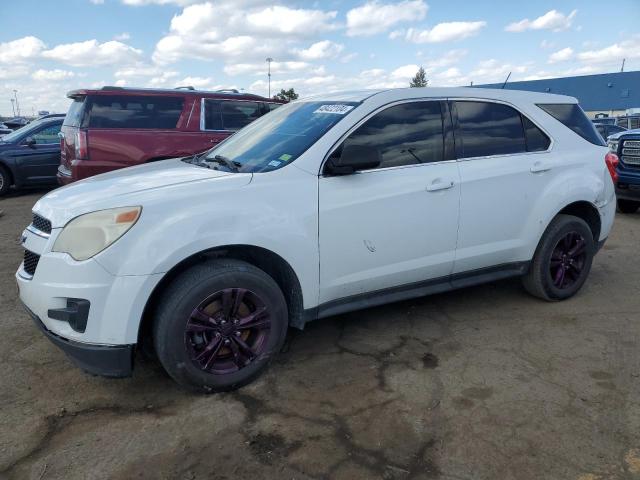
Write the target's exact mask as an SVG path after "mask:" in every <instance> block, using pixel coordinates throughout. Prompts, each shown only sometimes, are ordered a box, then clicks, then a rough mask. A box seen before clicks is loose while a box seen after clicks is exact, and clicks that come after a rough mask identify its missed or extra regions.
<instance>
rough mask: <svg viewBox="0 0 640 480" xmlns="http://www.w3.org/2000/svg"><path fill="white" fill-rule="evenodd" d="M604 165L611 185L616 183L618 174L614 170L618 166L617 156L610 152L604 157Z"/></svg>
mask: <svg viewBox="0 0 640 480" xmlns="http://www.w3.org/2000/svg"><path fill="white" fill-rule="evenodd" d="M604 163H606V165H607V169H608V170H609V174H610V175H611V180H613V183H618V172H617V171H616V168H618V164H619V163H620V160H619V159H618V155H616V154H615V153H611V152H609V153H607V154H606V155H605V156H604Z"/></svg>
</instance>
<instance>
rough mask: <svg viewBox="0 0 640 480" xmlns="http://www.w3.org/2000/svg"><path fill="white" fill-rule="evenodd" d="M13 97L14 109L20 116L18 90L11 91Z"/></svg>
mask: <svg viewBox="0 0 640 480" xmlns="http://www.w3.org/2000/svg"><path fill="white" fill-rule="evenodd" d="M13 97H14V98H15V99H16V111H17V112H18V116H20V104H19V103H18V90H14V91H13Z"/></svg>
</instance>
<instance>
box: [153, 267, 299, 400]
mask: <svg viewBox="0 0 640 480" xmlns="http://www.w3.org/2000/svg"><path fill="white" fill-rule="evenodd" d="M287 326H288V318H287V305H286V302H285V299H284V296H283V294H282V292H281V291H280V288H279V287H278V285H277V284H276V283H275V281H274V280H273V279H272V278H271V277H270V276H269V275H267V274H266V273H265V272H263V271H262V270H260V269H258V268H256V267H254V266H252V265H250V264H248V263H245V262H241V261H237V260H224V259H220V260H214V261H210V262H206V263H203V264H201V265H197V266H195V267H192V268H191V269H189V270H187V271H186V272H184V273H183V274H182V275H180V276H179V277H178V278H176V280H174V282H173V283H172V284H171V286H170V287H169V288H168V290H167V292H166V293H165V295H163V300H162V301H161V302H160V305H159V306H158V309H157V314H156V321H155V324H154V331H153V339H154V346H155V349H156V352H157V355H158V358H159V360H160V362H161V363H162V365H163V366H164V368H165V369H166V370H167V372H168V373H169V375H171V377H173V378H174V379H175V380H176V381H177V382H178V383H180V384H181V385H183V386H186V387H189V388H191V389H195V390H200V391H205V392H219V391H226V390H233V389H235V388H238V387H241V386H242V385H245V384H247V383H249V382H251V381H252V380H253V379H255V378H256V377H257V376H258V375H260V374H261V373H262V371H263V370H264V369H265V368H266V367H267V366H268V364H269V362H270V361H271V359H272V358H273V356H274V355H275V354H276V353H277V352H278V351H279V350H280V349H281V348H282V345H283V343H284V340H285V336H286V333H287Z"/></svg>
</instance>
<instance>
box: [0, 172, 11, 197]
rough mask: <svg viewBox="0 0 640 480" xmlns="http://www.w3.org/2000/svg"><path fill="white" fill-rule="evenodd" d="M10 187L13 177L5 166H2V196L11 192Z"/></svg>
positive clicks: (0, 179)
mask: <svg viewBox="0 0 640 480" xmlns="http://www.w3.org/2000/svg"><path fill="white" fill-rule="evenodd" d="M10 186H11V175H10V174H9V170H7V169H6V168H5V167H4V166H2V165H0V196H2V195H4V194H5V193H7V192H8V191H9V187H10Z"/></svg>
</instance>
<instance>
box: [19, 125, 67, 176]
mask: <svg viewBox="0 0 640 480" xmlns="http://www.w3.org/2000/svg"><path fill="white" fill-rule="evenodd" d="M60 127H61V124H60V123H55V124H49V125H46V126H43V127H42V128H40V129H39V130H37V131H35V132H33V133H31V134H30V135H29V137H28V138H31V139H33V140H34V141H35V143H33V144H31V145H26V144H21V145H20V146H18V147H17V149H16V152H15V156H16V164H17V166H18V169H19V172H20V176H21V178H22V179H23V181H24V182H25V183H27V182H28V183H46V182H51V181H52V180H55V178H56V173H57V171H58V166H59V165H60V139H59V137H58V133H59V132H60ZM25 140H26V139H23V143H24V141H25Z"/></svg>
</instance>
